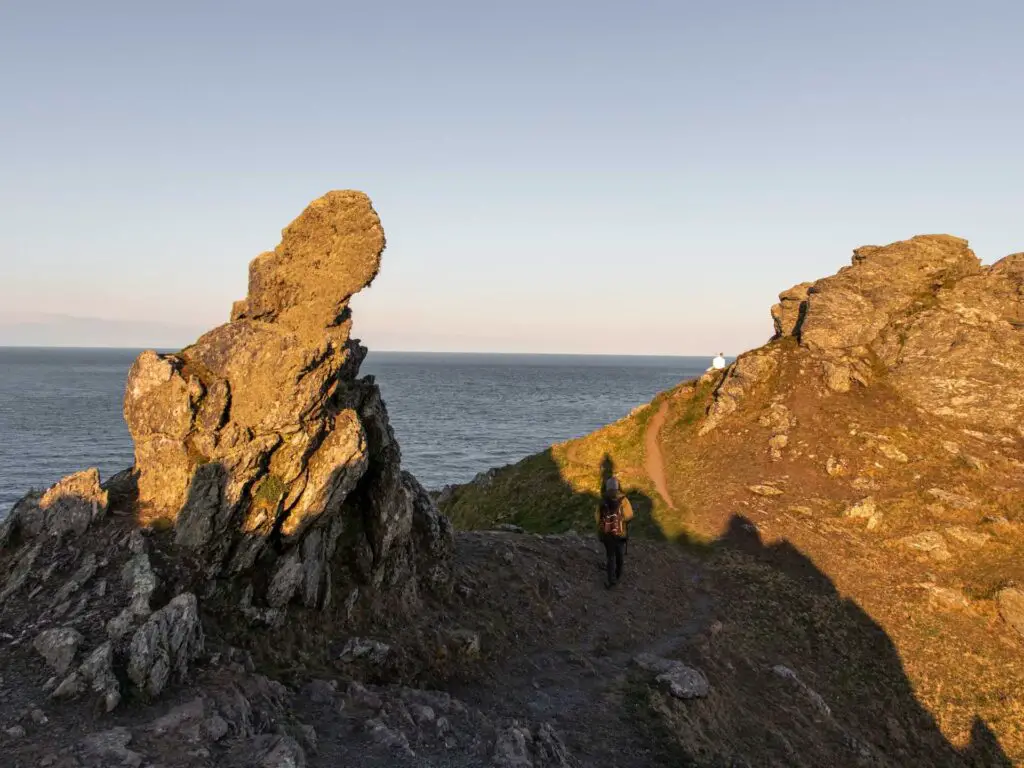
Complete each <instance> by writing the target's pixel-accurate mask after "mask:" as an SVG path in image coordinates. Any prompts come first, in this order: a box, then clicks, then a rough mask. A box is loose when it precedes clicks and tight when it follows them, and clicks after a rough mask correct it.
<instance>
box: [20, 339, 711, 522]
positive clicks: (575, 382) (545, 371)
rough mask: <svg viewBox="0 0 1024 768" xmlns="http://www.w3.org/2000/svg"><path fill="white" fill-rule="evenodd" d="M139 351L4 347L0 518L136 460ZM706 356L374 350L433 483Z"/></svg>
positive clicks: (406, 460) (506, 460)
mask: <svg viewBox="0 0 1024 768" xmlns="http://www.w3.org/2000/svg"><path fill="white" fill-rule="evenodd" d="M139 351H140V350H128V349H54V348H26V347H7V348H0V518H2V517H5V516H6V514H7V512H8V511H9V510H10V508H11V506H12V505H13V504H14V502H15V501H17V500H18V499H19V498H20V497H21V496H22V495H23V494H24V493H25V492H26V491H28V490H29V489H32V488H34V489H44V488H46V487H48V486H49V485H51V484H52V483H54V482H55V481H57V480H58V479H60V478H61V477H62V476H64V475H66V474H69V473H71V472H75V471H78V470H80V469H85V468H87V467H98V468H99V471H100V476H101V478H107V477H109V476H110V475H112V474H113V473H114V472H117V471H119V470H121V469H124V468H125V467H128V466H130V465H131V463H132V442H131V438H130V437H129V435H128V429H127V427H126V426H125V423H124V418H123V416H122V414H121V400H122V396H123V393H124V384H125V378H126V376H127V374H128V369H129V368H130V366H131V364H132V361H133V360H134V359H135V357H136V356H137V355H138V353H139ZM709 363H710V358H707V357H639V356H635V357H634V356H629V357H613V356H604V355H518V354H447V353H418V352H371V353H370V354H369V356H368V357H367V359H366V362H365V363H364V364H363V368H362V373H363V374H372V375H373V376H375V377H376V379H377V382H378V383H379V384H380V387H381V391H382V393H383V395H384V399H385V402H386V403H387V407H388V412H389V414H390V416H391V423H392V426H393V428H394V430H395V433H396V435H397V437H398V440H399V443H400V444H401V447H402V460H403V466H404V467H405V468H406V469H409V470H410V471H412V473H413V474H415V475H416V476H417V477H418V478H419V479H420V482H422V483H423V484H424V485H425V486H426V487H427V488H430V489H439V488H441V487H443V486H445V485H447V484H451V483H462V482H466V481H468V480H471V479H472V478H473V477H474V476H475V475H476V474H477V473H479V472H482V471H484V470H487V469H490V468H492V467H499V466H504V465H506V464H510V463H514V462H516V461H518V460H519V459H522V458H524V457H526V456H528V455H530V454H532V453H536V452H537V451H541V450H543V449H544V448H546V447H547V446H549V445H551V444H552V443H556V442H560V441H563V440H567V439H569V438H573V437H578V436H580V435H584V434H586V433H588V432H591V431H593V430H595V429H597V428H598V427H601V426H603V425H605V424H609V423H611V422H613V421H616V420H617V419H619V418H621V417H622V416H625V415H626V414H628V413H629V412H630V411H631V410H632V409H633V408H635V407H636V406H638V405H641V404H643V403H646V402H648V401H650V400H651V398H653V397H654V396H655V395H656V394H658V393H659V392H661V391H663V390H665V389H668V388H670V387H672V386H674V385H675V384H677V383H679V382H680V381H682V380H684V379H688V378H691V377H693V376H697V375H699V374H700V373H701V372H702V371H704V370H705V369H706V368H707V367H708V365H709Z"/></svg>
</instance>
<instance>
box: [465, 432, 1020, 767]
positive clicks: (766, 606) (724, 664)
mask: <svg viewBox="0 0 1024 768" xmlns="http://www.w3.org/2000/svg"><path fill="white" fill-rule="evenodd" d="M615 471H616V466H615V460H614V458H613V456H611V455H609V454H606V455H605V456H604V457H603V458H602V459H601V461H600V463H599V464H598V465H597V466H595V468H594V473H595V476H594V481H595V482H594V485H595V486H596V487H601V486H602V484H603V480H605V479H607V477H609V476H610V475H611V474H612V473H614V472H615ZM624 474H625V473H624ZM523 478H529V479H530V480H529V482H524V480H523ZM620 480H623V481H624V482H623V490H624V491H625V492H626V493H627V496H628V497H629V499H630V501H631V503H632V504H633V507H634V510H635V512H636V517H635V521H634V523H633V525H632V528H631V535H632V539H633V544H632V546H631V548H630V552H629V554H628V556H627V559H628V560H631V561H633V562H634V563H636V561H637V560H638V559H639V558H644V557H647V556H657V557H659V558H660V557H661V556H660V555H657V550H656V548H655V546H654V544H653V541H662V542H666V543H665V546H672V545H675V546H678V547H681V548H683V550H684V551H685V552H686V553H687V554H689V555H692V557H688V558H684V559H683V560H682V561H680V560H678V559H675V558H667V559H666V558H662V561H663V564H659V565H655V564H654V563H655V562H656V561H655V560H652V565H651V566H650V568H649V569H647V570H648V573H647V575H646V577H645V578H646V579H648V580H652V581H650V583H643V582H642V581H637V582H636V583H635V588H636V589H638V590H654V589H659V588H662V586H663V585H661V584H659V583H655V582H654V581H653V580H655V579H658V573H659V570H658V569H659V568H663V567H664V568H669V567H671V568H676V567H680V565H679V563H680V562H683V563H688V564H689V565H683V566H682V567H692V568H693V570H694V574H693V583H695V584H696V589H698V590H700V591H701V592H703V593H705V594H706V595H707V597H708V598H709V600H708V604H709V605H710V606H712V609H713V613H714V615H715V616H716V618H717V619H718V620H719V622H720V624H718V625H717V629H711V630H709V631H703V630H702V631H701V632H698V633H694V635H693V636H692V637H690V638H689V639H687V640H686V641H684V643H683V645H682V646H681V647H679V648H677V655H679V656H680V658H681V659H682V660H684V661H685V662H687V663H693V664H694V665H695V666H699V667H700V668H702V669H703V670H704V671H705V672H706V674H707V676H708V678H709V681H710V683H711V688H712V691H713V692H714V693H713V695H712V697H709V699H708V700H707V701H706V702H696V703H695V702H681V701H676V700H674V699H670V698H669V699H664V700H663V701H662V704H661V705H659V706H660V707H661V709H660V710H659V709H657V708H655V712H656V717H655V718H653V719H654V720H658V721H660V722H661V723H662V724H663V725H664V726H665V727H662V728H660V729H659V730H658V732H657V733H656V734H653V735H652V738H656V739H657V740H658V741H659V742H667V743H669V744H672V745H673V748H674V749H675V750H676V751H675V752H674V753H673V755H674V757H672V758H671V759H669V762H668V764H696V765H718V764H723V765H724V764H730V765H737V766H740V765H743V766H754V765H772V766H806V767H807V768H810V767H811V766H814V767H815V768H818V767H819V766H822V767H823V766H846V765H851V766H853V765H872V766H875V765H877V766H893V768H895V767H896V766H909V765H914V766H943V767H945V766H949V767H950V768H952V767H954V766H956V767H961V768H962V767H965V766H970V767H971V768H981V767H982V766H985V767H986V768H1003V767H1004V766H1006V767H1008V766H1011V765H1012V763H1011V761H1010V759H1009V757H1008V756H1007V754H1006V753H1005V751H1004V750H1003V748H1002V747H1001V745H1000V743H999V741H998V739H997V737H996V736H995V734H994V733H993V731H992V730H991V729H990V728H989V726H988V725H987V724H986V723H985V722H984V721H983V720H982V719H981V718H980V717H976V719H975V721H974V723H973V727H972V729H971V734H970V741H969V743H968V744H967V745H966V746H964V747H959V748H958V747H957V746H956V745H955V744H953V743H952V742H950V741H949V740H948V739H947V738H946V737H945V736H944V734H943V733H942V730H941V729H940V727H939V724H938V722H937V720H936V718H935V716H933V715H932V713H931V712H930V711H929V710H928V709H927V708H926V707H925V706H924V705H923V704H922V703H921V701H919V700H918V698H917V695H916V694H915V690H914V686H913V684H912V683H911V681H910V679H909V678H908V675H907V672H906V670H905V669H904V666H903V662H902V660H901V658H900V653H899V650H898V649H897V647H896V645H895V644H894V642H893V640H892V639H891V638H890V637H889V636H888V635H887V633H886V632H885V630H884V629H883V628H882V627H881V626H880V625H879V624H878V623H877V622H876V621H875V620H874V619H872V617H871V616H870V615H869V614H868V613H866V612H865V611H864V610H863V609H862V608H861V607H860V606H859V605H857V603H856V602H854V601H853V600H851V599H848V598H845V597H843V596H842V595H841V594H840V593H839V591H838V590H837V588H836V586H835V584H834V583H833V582H832V580H831V578H830V577H829V576H828V574H827V573H825V572H824V571H822V570H821V569H820V568H819V567H818V566H817V565H816V564H815V562H814V561H813V560H812V559H811V558H810V557H808V556H807V555H806V554H804V553H803V552H802V551H800V550H799V549H798V548H797V547H795V546H793V545H792V544H791V543H789V542H788V541H782V542H778V543H765V542H764V541H763V540H762V539H761V536H760V534H759V532H758V529H757V527H756V525H755V524H754V523H753V522H752V521H751V520H749V519H746V518H744V517H742V516H738V515H737V516H735V517H733V518H732V520H731V521H730V523H729V525H728V527H727V529H726V531H725V532H724V533H723V534H722V535H721V536H719V537H718V538H717V539H715V540H712V541H710V542H707V541H699V540H697V539H696V538H693V537H690V536H688V535H686V534H682V535H679V536H675V537H667V536H666V535H665V534H664V533H663V532H662V531H661V529H660V528H659V526H658V522H657V520H655V519H654V518H653V517H652V511H653V505H652V503H651V499H650V497H649V496H647V495H646V494H645V493H643V492H641V491H638V490H636V489H635V488H631V487H630V482H629V480H628V478H626V477H624V476H622V475H620ZM578 485H580V482H579V477H573V478H572V480H571V481H570V480H569V479H566V478H565V477H563V476H562V474H561V470H560V467H559V464H558V462H557V461H556V460H555V458H554V456H553V454H552V452H551V450H548V451H546V452H544V453H542V454H538V455H537V456H533V457H530V458H528V459H526V460H524V462H521V463H520V464H519V465H516V466H515V467H513V468H509V471H503V470H498V471H496V472H494V473H491V474H490V476H489V477H488V479H487V481H486V485H484V486H483V487H477V488H473V487H472V486H463V487H462V488H460V489H457V490H455V491H454V492H453V493H451V494H450V496H449V498H448V500H447V504H446V507H448V508H449V509H452V510H453V511H454V513H455V515H454V518H455V522H456V525H460V524H463V523H464V520H465V518H467V517H468V518H470V519H472V515H471V513H470V506H471V505H474V504H480V505H482V508H481V509H480V510H479V514H480V517H479V518H478V519H479V520H480V521H481V524H480V525H475V526H473V525H470V526H465V525H463V527H475V528H486V527H489V525H488V524H487V522H486V521H487V520H491V521H494V520H499V521H507V522H511V523H515V524H517V525H520V526H522V527H523V528H525V529H526V530H528V531H541V532H548V533H557V532H567V531H570V530H575V531H576V532H578V533H580V534H582V535H596V525H595V519H594V515H595V511H596V508H597V504H598V502H599V495H598V494H597V493H595V492H590V491H579V490H577V489H576V486H578ZM641 539H647V541H646V542H643V541H640V540H641ZM594 558H595V574H594V580H595V585H596V584H598V583H599V581H600V576H599V574H598V573H597V572H598V571H599V570H601V569H603V566H604V562H603V559H604V558H603V552H601V553H600V554H595V556H594ZM627 570H628V571H629V572H630V573H631V574H634V573H638V569H637V568H635V567H634V565H633V564H631V563H629V562H627ZM633 578H634V577H633V576H630V579H629V581H631V582H632V581H633ZM637 578H640V577H639V576H638V577H637ZM665 581H666V583H667V582H668V581H669V580H668V579H667V578H666V579H665ZM785 670H791V671H792V673H793V675H794V678H795V679H794V678H791V677H787V676H786V675H787V674H788V673H787V672H786V671H785ZM812 694H817V695H819V696H820V697H821V701H822V702H823V703H824V704H825V705H826V708H827V710H828V714H827V715H825V714H823V713H822V712H823V710H818V709H816V707H815V703H814V701H815V699H814V696H813V695H812ZM651 714H652V713H651V712H650V711H647V712H646V713H645V714H644V716H643V718H642V719H644V720H646V722H647V725H645V726H643V727H650V722H651V720H652V717H651ZM673 760H675V761H676V762H675V763H673V762H672V761H673ZM723 760H724V761H725V762H722V761H723ZM679 761H682V762H679ZM716 761H718V762H716ZM730 761H731V762H730Z"/></svg>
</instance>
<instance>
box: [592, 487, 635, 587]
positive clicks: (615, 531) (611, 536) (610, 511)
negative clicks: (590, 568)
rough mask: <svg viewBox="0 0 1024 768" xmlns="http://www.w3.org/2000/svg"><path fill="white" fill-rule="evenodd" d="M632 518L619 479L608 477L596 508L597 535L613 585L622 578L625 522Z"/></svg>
mask: <svg viewBox="0 0 1024 768" xmlns="http://www.w3.org/2000/svg"><path fill="white" fill-rule="evenodd" d="M632 519H633V507H632V506H630V503H629V499H627V498H626V495H625V494H624V493H622V491H621V490H620V488H619V481H618V480H617V479H616V478H614V477H610V478H608V480H607V481H606V482H605V485H604V494H603V495H602V497H601V504H600V505H599V506H598V508H597V529H598V535H599V536H600V537H601V541H602V543H604V551H605V555H606V556H607V568H608V581H607V582H606V586H608V587H609V588H611V587H614V586H615V585H616V584H617V583H618V582H619V579H621V578H622V557H623V554H624V550H625V547H626V524H627V523H628V522H629V521H630V520H632Z"/></svg>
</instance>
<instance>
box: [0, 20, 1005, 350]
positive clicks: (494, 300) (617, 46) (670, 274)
mask: <svg viewBox="0 0 1024 768" xmlns="http://www.w3.org/2000/svg"><path fill="white" fill-rule="evenodd" d="M1022 40H1024V3H1021V2H1019V1H1018V0H1006V1H1005V2H986V1H985V0H979V1H977V2H973V3H967V2H962V1H958V2H946V1H945V0H939V1H931V2H924V1H923V0H922V1H920V2H901V1H900V0H889V1H888V2H870V1H869V2H849V3H839V2H827V1H826V0H815V1H814V2H761V1H760V0H746V1H742V2H741V1H737V2H724V1H723V2H711V1H710V0H709V1H708V2H685V1H684V0H673V1H671V2H660V1H659V2H637V3H626V2H600V1H596V2H595V1H593V0H591V1H588V2H557V1H556V0H547V1H546V2H533V1H532V0H525V1H520V2H514V3H511V2H510V3H497V2H480V0H476V1H474V2H445V1H444V0H438V1H437V2H430V3H426V2H386V1H382V0H375V2H358V3H349V2H329V3H328V2H317V3H311V2H301V1H295V2H284V1H283V0H281V1H280V2H259V1H247V2H241V1H239V2H206V1H204V2H195V1H189V0H178V1H177V2H167V3H145V2H141V3H140V2H117V3H113V2H104V1H103V0H95V1H94V2H89V3H85V2H79V1H78V0H74V1H73V2H71V1H66V2H53V1H49V0H33V1H32V2H27V1H25V2H16V1H13V0H12V2H4V3H0V312H4V313H7V315H8V316H10V315H11V313H14V315H18V314H19V313H22V314H23V313H27V312H47V313H60V314H67V315H75V316H85V317H94V318H105V319H109V320H130V321H135V320H142V319H145V320H146V321H151V322H155V323H169V324H175V325H185V326H192V327H206V326H210V325H212V324H214V323H218V322H221V321H223V320H224V319H225V318H226V315H227V313H228V311H229V308H230V304H231V301H233V300H234V299H237V298H240V297H241V296H242V295H244V293H245V278H246V265H247V263H248V261H249V260H250V259H251V258H252V257H253V256H255V255H256V254H258V253H259V252H260V251H263V250H267V249H270V248H272V247H273V246H274V245H276V243H277V242H278V239H279V232H280V229H281V227H283V226H284V225H285V224H286V223H287V222H288V221H290V220H291V219H292V218H293V217H294V216H295V215H296V214H298V213H299V211H301V210H302V208H303V207H304V205H305V204H306V203H307V202H308V201H309V200H311V199H313V198H314V197H317V196H318V195H320V194H322V193H323V192H325V191H327V190H329V189H333V188H357V189H362V190H364V191H366V192H367V193H368V194H369V195H370V196H371V198H372V199H373V201H374V204H375V206H376V208H377V210H378V212H379V213H380V215H381V218H382V220H383V223H384V228H385V231H386V232H387V236H388V244H389V245H388V249H387V251H386V254H385V261H384V268H383V272H382V274H381V276H380V278H379V280H378V281H377V282H376V283H375V284H374V286H373V287H372V288H371V289H370V290H369V291H368V292H367V293H366V294H365V295H364V296H360V297H359V298H358V299H357V300H356V303H355V313H356V314H355V321H356V330H357V335H359V336H361V337H362V338H363V339H364V340H365V341H366V342H367V343H368V344H369V345H370V346H371V347H373V348H378V349H438V350H451V349H463V350H508V351H561V352H574V351H575V352H609V353H629V352H635V353H666V354H712V353H714V352H717V351H719V349H722V350H724V351H725V352H726V353H727V354H735V353H738V352H740V351H742V350H744V349H746V348H749V347H752V346H756V345H758V344H760V343H762V342H763V341H764V340H765V339H766V338H767V337H768V336H769V335H770V332H771V321H770V319H769V316H768V309H769V306H770V305H771V304H772V303H773V301H774V300H775V296H776V294H777V293H778V292H779V291H780V290H783V289H785V288H788V287H789V286H790V285H792V284H794V283H797V282H800V281H802V280H809V279H814V278H818V277H822V276H824V275H826V274H830V273H832V272H834V271H835V270H836V269H837V268H838V267H840V266H841V265H843V264H845V263H848V259H849V254H850V251H851V249H852V248H854V247H856V246H858V245H862V244H868V243H885V242H890V241H893V240H898V239H903V238H906V237H910V236H912V235H915V234H919V233H925V232H949V233H952V234H957V235H960V236H962V237H966V238H968V239H969V240H970V241H971V243H972V245H973V246H974V248H975V250H976V252H977V253H978V255H979V256H980V257H981V258H982V259H983V260H984V261H986V262H991V261H994V260H995V259H998V258H1000V257H1002V256H1004V255H1006V254H1008V253H1011V252H1014V251H1021V250H1024V183H1022V179H1024V138H1022V137H1024V59H1022V58H1021V41H1022ZM188 340H189V339H188V338H182V339H181V341H182V342H186V341H188Z"/></svg>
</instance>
